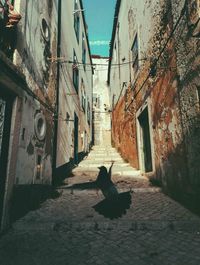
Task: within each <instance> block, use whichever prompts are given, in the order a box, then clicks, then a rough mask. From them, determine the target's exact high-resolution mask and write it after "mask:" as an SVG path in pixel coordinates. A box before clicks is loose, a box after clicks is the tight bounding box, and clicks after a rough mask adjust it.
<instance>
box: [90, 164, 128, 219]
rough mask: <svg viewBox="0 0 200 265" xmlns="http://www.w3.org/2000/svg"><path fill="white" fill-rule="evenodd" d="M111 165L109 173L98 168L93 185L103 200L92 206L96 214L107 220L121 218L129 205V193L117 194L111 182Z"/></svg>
mask: <svg viewBox="0 0 200 265" xmlns="http://www.w3.org/2000/svg"><path fill="white" fill-rule="evenodd" d="M113 164H114V163H112V164H111V166H110V168H109V171H107V168H106V167H105V166H101V167H99V170H100V171H99V174H98V176H97V179H96V181H95V183H96V186H97V188H99V189H100V190H101V191H102V193H103V195H104V197H105V199H104V200H102V201H101V202H99V203H97V204H96V205H94V206H93V208H94V209H95V211H96V212H98V213H99V214H101V215H103V216H104V217H106V218H109V219H115V218H119V217H122V215H124V214H126V210H127V209H129V208H130V205H131V191H127V192H122V193H119V192H118V190H117V188H116V186H115V185H114V183H113V182H112V180H111V175H112V173H111V172H112V167H113Z"/></svg>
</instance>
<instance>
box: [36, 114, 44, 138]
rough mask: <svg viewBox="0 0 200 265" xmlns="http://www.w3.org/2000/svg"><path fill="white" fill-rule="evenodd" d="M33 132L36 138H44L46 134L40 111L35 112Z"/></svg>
mask: <svg viewBox="0 0 200 265" xmlns="http://www.w3.org/2000/svg"><path fill="white" fill-rule="evenodd" d="M34 128H35V134H36V137H37V138H38V140H40V141H42V140H44V138H45V136H46V129H47V126H46V120H45V117H44V115H43V114H42V113H37V114H36V115H35V120H34Z"/></svg>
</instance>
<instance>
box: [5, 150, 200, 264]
mask: <svg viewBox="0 0 200 265" xmlns="http://www.w3.org/2000/svg"><path fill="white" fill-rule="evenodd" d="M111 161H114V166H113V172H112V179H113V181H114V183H115V185H116V186H117V188H118V190H119V191H120V192H122V191H124V190H130V189H131V190H132V193H131V194H132V204H131V207H130V209H129V210H127V213H126V215H124V216H122V218H119V219H114V220H110V219H106V218H105V217H104V216H102V215H100V214H98V213H97V212H95V210H94V209H93V208H92V206H93V205H95V204H96V203H97V202H99V201H101V200H102V199H103V195H102V194H101V192H100V191H99V192H97V190H96V189H87V188H86V189H82V188H81V187H80V186H78V187H76V185H74V184H78V183H90V182H92V181H93V180H95V179H96V176H97V175H98V171H99V169H98V168H97V167H98V166H100V165H105V166H107V167H109V166H110V164H111ZM73 187H74V188H73ZM57 190H58V192H59V194H60V196H59V197H58V198H56V199H49V200H47V201H46V202H44V203H43V204H42V205H41V207H40V208H39V209H37V210H35V211H32V212H29V213H28V214H27V215H26V216H24V217H23V218H22V219H20V220H18V221H17V222H15V223H14V224H13V227H12V229H11V230H10V231H9V232H8V233H7V234H6V235H4V236H3V237H1V239H0V264H2V265H18V264H19V265H23V264H24V265H25V264H29V265H36V264H37V265H40V264H41V265H43V264H48V265H56V264H59V265H67V264H70V265H73V264H81V265H84V264H95V265H96V264H97V265H98V264H105V265H109V264H113V265H114V264H115V265H117V264H122V265H124V264H137V265H140V264H141V265H142V264H144V265H147V264H148V265H150V264H152V265H153V264H158V265H160V264H161V263H162V264H164V265H169V264H176V265H179V264H180V265H183V264H185V265H188V264H194V265H197V264H199V263H200V254H199V244H200V218H199V217H197V216H195V215H194V214H192V213H191V212H190V211H188V210H187V209H185V208H184V207H182V206H181V205H180V204H178V203H177V202H175V201H173V200H172V199H170V198H169V197H167V196H165V195H164V194H163V193H162V191H161V190H160V188H158V187H153V186H152V185H151V184H150V183H149V181H148V179H147V178H146V177H143V176H142V175H141V174H140V172H139V171H137V170H135V169H133V168H131V167H130V166H129V165H128V164H127V163H125V162H123V160H122V159H121V157H120V155H119V154H118V153H117V152H116V150H115V149H114V148H112V147H111V146H94V147H93V148H92V151H91V153H90V154H89V155H88V157H87V158H86V159H84V160H83V161H82V162H81V163H80V164H79V166H78V167H77V168H75V169H74V170H73V175H72V176H71V177H70V178H67V179H65V180H64V183H63V185H62V186H60V187H58V189H57Z"/></svg>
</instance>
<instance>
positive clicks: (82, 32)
mask: <svg viewBox="0 0 200 265" xmlns="http://www.w3.org/2000/svg"><path fill="white" fill-rule="evenodd" d="M74 8H75V1H73V0H70V1H63V2H62V13H61V58H64V60H65V61H66V62H65V63H62V60H61V63H60V95H59V116H58V128H59V130H58V137H57V139H58V140H57V141H58V145H57V159H56V160H57V161H56V166H57V168H59V167H63V166H65V165H66V164H67V163H69V162H70V161H71V160H72V161H73V159H74V146H75V139H74V132H75V128H74V120H75V114H76V116H77V117H78V129H77V130H78V144H77V148H78V150H77V152H78V154H79V155H81V154H85V153H87V152H88V151H89V148H90V144H91V141H92V67H91V65H90V64H91V59H90V52H89V47H88V43H87V39H86V38H87V29H86V28H85V25H84V19H83V14H82V12H79V11H76V13H75V14H74V11H75V9H74ZM80 9H81V1H77V10H80ZM75 15H79V19H80V20H79V21H80V26H79V40H77V37H76V33H75V29H74V16H75ZM66 17H67V20H66ZM83 47H85V50H86V58H85V64H86V65H85V68H84V65H83V63H82V59H83V58H82V56H83ZM74 54H75V55H76V59H77V62H79V64H78V65H77V67H78V68H77V69H78V71H79V77H78V91H76V89H75V87H74V84H73V67H74V65H73V60H74ZM69 61H70V62H71V63H70V62H69ZM83 98H84V100H85V106H84V107H83ZM66 119H68V121H66ZM76 163H77V162H76Z"/></svg>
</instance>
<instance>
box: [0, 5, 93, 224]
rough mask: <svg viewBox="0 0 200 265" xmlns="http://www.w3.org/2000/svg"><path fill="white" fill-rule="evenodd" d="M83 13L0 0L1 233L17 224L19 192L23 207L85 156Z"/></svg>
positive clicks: (87, 116) (87, 115) (87, 83)
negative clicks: (56, 175) (34, 191)
mask: <svg viewBox="0 0 200 265" xmlns="http://www.w3.org/2000/svg"><path fill="white" fill-rule="evenodd" d="M66 2H67V3H66ZM66 10H67V12H68V18H66V12H65V11H66ZM82 10H83V5H82V1H76V0H71V1H62V0H55V1H53V0H51V1H42V2H41V1H25V0H15V1H3V0H2V1H0V68H1V71H0V87H1V89H0V172H1V173H0V183H1V185H0V189H1V192H0V219H1V228H2V229H4V228H6V227H7V226H8V225H9V222H10V219H12V215H13V213H12V207H13V204H16V202H15V201H13V200H15V199H16V196H15V194H18V193H20V194H21V195H23V196H22V198H23V200H21V201H20V203H21V205H18V206H20V207H21V208H23V204H26V202H27V201H28V200H31V198H30V193H31V194H32V191H31V192H29V191H30V187H33V186H34V187H35V186H40V185H42V186H44V185H47V186H49V185H51V184H52V178H53V172H54V170H55V172H56V169H57V167H59V166H61V165H63V164H65V163H66V162H67V161H69V159H70V158H73V159H74V160H75V161H74V163H78V158H76V156H78V153H79V152H82V151H83V152H87V151H88V148H89V143H90V141H91V129H90V124H91V119H92V118H91V117H92V114H91V113H92V110H91V104H92V71H87V72H86V71H85V70H84V69H85V68H86V66H85V65H86V63H88V64H89V66H90V68H91V63H90V52H89V46H88V40H87V32H86V23H85V20H84V15H83V13H82ZM76 11H77V12H76ZM77 17H78V19H77ZM78 21H79V22H78ZM78 32H79V37H78ZM76 35H77V36H76ZM78 38H79V41H78ZM78 60H79V62H78ZM66 62H67V63H66ZM75 62H76V63H77V62H78V63H79V64H80V63H81V66H79V64H78V63H77V67H75ZM81 67H82V68H83V69H82V70H81V69H79V68H81ZM79 72H81V73H80V74H79ZM76 86H77V87H76ZM83 86H84V89H85V91H84V92H85V94H84V95H85V98H84V99H85V101H84V102H85V105H86V107H85V111H83V110H82V105H81V100H82V98H83V94H81V92H80V91H82V90H81V89H83ZM76 88H77V90H76ZM75 94H76V95H75ZM72 120H73V122H72ZM74 128H76V129H74ZM74 137H75V138H76V140H74ZM84 137H85V138H84ZM75 141H76V144H74V146H75V148H74V146H72V145H73V143H74V142H75ZM83 141H84V143H83ZM74 149H75V150H76V151H73V150H74ZM69 154H70V155H69ZM74 157H75V158H74ZM28 187H29V191H28V192H27V191H26V192H25V193H24V190H27V188H28ZM16 191H17V192H16ZM22 191H23V192H22ZM13 194H14V195H13ZM24 194H26V195H27V196H28V198H27V197H26V196H25V195H24Z"/></svg>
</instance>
